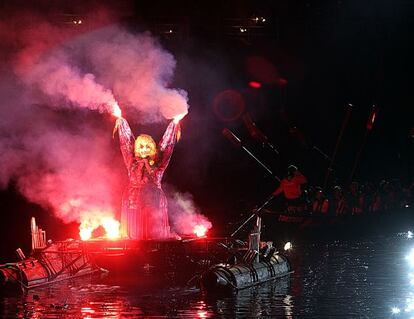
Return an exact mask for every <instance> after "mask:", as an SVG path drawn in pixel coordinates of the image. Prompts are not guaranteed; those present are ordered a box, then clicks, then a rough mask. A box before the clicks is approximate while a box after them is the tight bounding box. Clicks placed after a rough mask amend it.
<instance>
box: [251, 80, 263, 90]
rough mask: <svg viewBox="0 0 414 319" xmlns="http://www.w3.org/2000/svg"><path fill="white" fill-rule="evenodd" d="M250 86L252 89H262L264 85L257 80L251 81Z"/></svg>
mask: <svg viewBox="0 0 414 319" xmlns="http://www.w3.org/2000/svg"><path fill="white" fill-rule="evenodd" d="M249 86H250V87H251V88H252V89H260V88H261V87H262V83H260V82H257V81H250V82H249Z"/></svg>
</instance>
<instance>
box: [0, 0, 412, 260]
mask: <svg viewBox="0 0 414 319" xmlns="http://www.w3.org/2000/svg"><path fill="white" fill-rule="evenodd" d="M98 3H99V5H100V6H101V5H104V6H106V7H107V8H108V9H109V10H111V11H112V12H114V13H115V14H116V15H118V17H119V18H118V20H119V23H122V24H124V25H125V26H126V27H127V28H129V29H131V30H132V31H136V32H141V31H147V30H149V31H150V32H151V33H152V34H153V35H154V36H156V37H157V38H158V39H159V41H160V42H161V44H162V46H163V47H164V48H166V49H167V50H169V51H170V52H172V53H173V55H174V56H175V58H176V60H177V69H176V73H175V79H174V83H172V84H171V86H172V87H180V88H183V89H185V90H186V91H187V92H188V94H189V104H190V107H191V108H190V113H189V115H188V116H187V117H186V119H185V120H184V121H183V138H182V141H181V142H180V144H178V145H177V148H176V151H175V153H174V157H173V160H172V162H171V164H170V167H169V170H168V171H167V174H166V177H165V182H166V183H168V184H171V185H174V186H175V187H176V188H177V189H178V190H180V191H182V192H188V193H191V194H192V195H193V197H194V201H195V202H196V203H197V205H198V206H199V207H200V209H201V212H202V213H204V214H205V215H207V216H208V217H209V218H210V220H211V221H212V222H213V225H214V228H213V229H214V231H213V233H214V232H215V234H218V233H221V232H224V231H228V230H229V229H231V227H232V226H229V229H227V228H226V227H224V225H227V223H228V222H229V221H237V220H242V219H243V218H244V217H243V214H244V215H246V214H247V215H248V214H249V211H250V210H251V209H252V208H253V207H254V206H255V205H256V204H259V203H261V202H263V200H264V199H265V198H266V197H267V196H268V194H269V193H270V192H272V191H273V189H274V188H275V187H276V186H277V182H276V180H275V179H274V178H273V177H271V176H270V175H269V174H268V173H267V172H266V171H265V170H264V169H263V168H262V167H261V166H260V165H259V164H258V163H257V162H256V161H255V160H254V159H253V158H252V157H250V156H249V155H248V154H247V153H246V152H244V151H243V150H242V149H241V148H237V147H234V145H232V144H231V143H230V141H229V140H228V139H226V138H225V137H224V136H223V134H222V130H223V129H224V128H229V129H231V130H232V131H233V132H234V133H235V134H236V135H237V136H238V137H239V138H241V139H242V140H243V142H244V145H245V146H246V147H248V149H249V150H251V151H252V152H253V153H254V154H255V155H256V156H257V157H258V158H260V159H261V160H262V161H263V162H264V163H265V164H266V165H267V166H268V167H269V168H270V169H271V170H272V171H273V172H274V174H275V175H277V176H279V177H283V175H284V174H285V171H286V167H287V165H289V164H295V165H298V166H299V168H300V170H301V171H302V172H303V173H304V174H305V175H306V176H307V177H308V179H309V182H310V184H312V185H322V184H323V182H324V177H325V174H326V170H327V168H328V166H329V164H330V161H329V159H327V158H326V157H325V156H323V155H322V154H321V152H319V151H317V150H316V149H315V147H316V148H317V149H319V150H321V151H322V152H323V153H325V154H327V155H328V156H329V157H330V156H332V153H333V150H334V147H335V143H336V142H337V138H338V134H339V131H340V128H341V125H342V122H343V120H344V118H345V114H346V112H347V108H348V106H347V105H348V104H349V103H351V104H352V105H353V107H352V112H351V115H350V118H349V121H348V122H347V126H346V129H345V131H344V134H343V138H342V140H341V143H340V145H339V148H338V153H337V157H336V160H335V163H334V164H335V165H334V167H333V168H334V170H333V174H332V179H331V183H330V184H331V185H333V184H336V183H338V184H341V185H346V184H347V183H349V178H350V173H351V170H352V167H353V165H354V161H355V158H356V156H357V153H358V151H359V150H362V152H361V154H360V157H359V162H358V166H357V169H356V171H355V175H354V179H355V180H358V181H359V182H361V183H364V182H366V181H372V182H374V183H378V182H379V181H380V180H381V179H384V178H385V179H393V178H397V179H400V180H401V181H402V182H403V183H405V184H407V183H410V182H411V180H412V175H413V172H414V164H413V163H414V145H413V143H414V139H413V137H412V136H414V132H413V127H414V123H413V115H414V110H413V105H414V97H413V96H414V94H413V88H412V84H413V81H412V74H413V71H414V63H413V56H414V45H413V30H414V28H413V23H414V19H413V18H414V3H413V2H412V1H403V0H376V1H359V0H349V1H291V0H280V1H279V0H274V1H270V0H269V1H200V2H198V1H169V2H164V1H145V2H144V1H126V0H124V1H114V2H111V1H103V2H102V1H100V2H98ZM98 3H94V2H86V3H82V2H76V1H74V2H67V1H36V2H27V1H20V2H18V1H17V2H15V1H13V2H11V1H10V2H9V1H0V9H1V11H2V14H3V15H4V16H7V14H8V13H9V12H12V11H13V12H15V11H16V10H33V11H34V12H37V13H41V14H44V15H45V17H47V18H48V19H49V20H50V21H54V23H62V22H64V21H65V19H71V17H81V18H82V19H83V20H84V21H85V24H84V27H85V28H87V22H88V20H87V19H88V15H87V12H89V11H90V10H91V9H93V8H94V7H95V6H97V5H98ZM255 17H259V21H258V22H256V21H255V20H254V18H255ZM262 17H263V18H265V21H264V22H262V21H261V19H260V18H262ZM241 29H243V30H245V32H241ZM170 30H171V31H172V32H170ZM250 81H257V82H259V83H261V85H262V86H261V88H259V89H254V88H252V87H250V86H249V82H250ZM373 105H376V106H377V107H378V109H379V111H378V114H377V119H376V121H375V123H374V127H373V129H372V130H371V131H369V133H368V134H367V136H366V140H365V144H364V145H363V141H364V135H365V134H366V122H367V120H368V116H369V114H370V112H371V110H372V107H373ZM246 113H248V114H250V116H251V118H252V119H253V121H254V122H255V123H256V126H257V127H258V128H260V130H261V131H262V132H263V133H264V134H265V135H266V136H267V138H268V140H269V141H270V142H271V143H272V144H273V145H274V146H275V147H276V148H277V149H278V151H279V152H280V154H279V155H277V154H276V153H274V152H273V151H271V150H270V149H269V148H268V147H266V146H262V145H261V144H260V143H258V142H257V141H255V140H253V139H252V138H251V137H250V136H249V134H248V131H247V129H246V127H245V125H244V124H243V121H242V115H243V114H246ZM362 145H363V148H362ZM0 203H1V214H2V217H1V225H2V226H1V229H0V230H1V234H0V240H1V242H2V243H3V244H2V245H1V251H0V253H1V254H0V255H1V256H7V255H10V254H11V253H12V252H13V251H14V249H15V248H17V246H18V245H23V247H27V245H28V242H29V219H30V217H31V216H36V217H37V219H38V221H39V223H40V224H41V225H42V226H43V228H45V229H46V230H47V232H48V235H49V237H52V238H57V239H63V238H67V237H70V236H72V237H76V236H77V229H76V227H77V225H63V224H61V223H60V222H59V221H58V220H56V219H55V218H54V217H52V214H51V213H50V212H48V211H46V210H44V209H42V208H41V207H39V206H37V205H34V204H31V203H28V202H27V201H26V200H25V199H24V198H22V197H21V196H20V195H19V194H18V193H16V192H15V190H14V187H13V184H12V183H11V184H10V185H9V187H8V188H7V189H4V190H2V192H1V193H0ZM241 215H242V216H241Z"/></svg>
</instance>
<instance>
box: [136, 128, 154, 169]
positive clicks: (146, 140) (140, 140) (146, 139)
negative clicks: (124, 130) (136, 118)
mask: <svg viewBox="0 0 414 319" xmlns="http://www.w3.org/2000/svg"><path fill="white" fill-rule="evenodd" d="M140 144H149V145H151V150H150V153H149V156H148V157H149V159H150V161H149V163H150V165H154V160H155V157H156V155H157V145H156V144H155V141H154V139H153V138H152V137H151V136H150V135H147V134H140V135H138V137H137V138H136V139H135V145H134V153H135V155H136V154H137V153H138V152H139V145H140Z"/></svg>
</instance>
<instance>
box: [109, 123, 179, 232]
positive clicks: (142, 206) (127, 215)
mask: <svg viewBox="0 0 414 319" xmlns="http://www.w3.org/2000/svg"><path fill="white" fill-rule="evenodd" d="M182 117H183V116H179V117H177V118H175V119H174V120H172V121H171V123H170V124H169V125H168V127H167V129H166V131H165V133H164V136H163V137H162V139H161V141H160V142H159V144H158V146H157V145H156V144H155V142H154V140H153V139H152V137H151V136H149V135H146V134H141V135H139V136H138V137H137V138H136V139H135V138H134V135H133V134H132V131H131V128H130V127H129V124H128V122H127V121H126V120H125V119H124V118H122V117H119V118H118V119H117V121H116V125H115V130H118V133H119V142H120V148H121V153H122V156H123V158H124V162H125V166H126V168H127V170H128V177H129V185H128V187H127V188H126V189H125V191H124V194H123V197H122V211H121V234H122V235H123V236H124V237H129V238H130V239H162V238H169V237H172V236H171V232H170V225H169V222H168V211H167V198H166V196H165V194H164V191H163V190H162V188H161V180H162V177H163V175H164V172H165V169H166V168H167V166H168V163H169V162H170V158H171V155H172V153H173V149H174V145H175V143H176V141H177V139H178V138H179V134H180V125H179V120H180V119H181V118H182Z"/></svg>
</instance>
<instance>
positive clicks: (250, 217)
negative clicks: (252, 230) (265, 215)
mask: <svg viewBox="0 0 414 319" xmlns="http://www.w3.org/2000/svg"><path fill="white" fill-rule="evenodd" d="M273 198H274V196H273V194H272V195H270V196H269V197H268V198H267V199H266V201H265V202H264V203H263V204H262V205H260V207H258V208H255V209H254V210H253V213H252V214H251V215H250V216H249V218H247V219H246V220H245V221H244V223H243V224H241V225H240V226H239V228H237V229H236V230H235V231H234V232H233V233H232V234H231V235H230V237H233V236H234V235H236V234H237V233H238V232H239V230H240V229H242V228H243V227H244V225H246V224H247V223H248V222H249V221H250V220H251V219H252V218H253V217H254V216H257V214H258V213H259V212H260V211H261V210H262V209H263V208H264V207H265V206H266V205H267V204H269V202H270V201H271V200H272V199H273Z"/></svg>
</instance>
